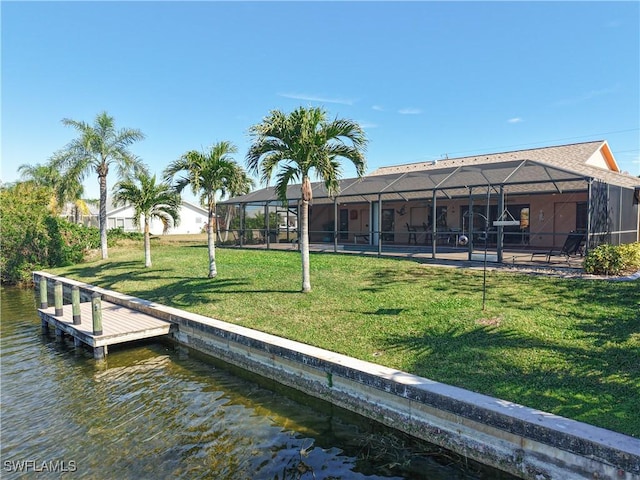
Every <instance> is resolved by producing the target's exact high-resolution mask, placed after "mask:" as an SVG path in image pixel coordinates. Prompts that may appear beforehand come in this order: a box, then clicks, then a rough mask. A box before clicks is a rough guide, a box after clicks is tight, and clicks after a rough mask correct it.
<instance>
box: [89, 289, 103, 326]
mask: <svg viewBox="0 0 640 480" xmlns="http://www.w3.org/2000/svg"><path fill="white" fill-rule="evenodd" d="M91 319H92V321H93V334H94V335H102V295H100V294H99V293H98V292H94V293H93V294H92V295H91Z"/></svg>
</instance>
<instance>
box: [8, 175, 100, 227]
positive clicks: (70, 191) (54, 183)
mask: <svg viewBox="0 0 640 480" xmlns="http://www.w3.org/2000/svg"><path fill="white" fill-rule="evenodd" d="M18 172H20V175H21V177H22V179H23V180H24V181H27V182H31V183H33V184H34V185H38V186H41V187H47V188H49V189H51V191H52V197H51V200H50V202H49V210H51V211H52V212H55V213H60V212H61V211H62V209H63V208H64V206H65V204H66V203H67V202H73V204H74V206H75V210H76V217H77V216H78V214H79V213H83V214H85V215H86V214H88V213H89V207H88V205H87V202H86V201H85V200H83V199H82V195H83V193H84V187H83V186H82V183H80V182H79V181H78V180H77V179H76V178H70V177H65V176H63V175H62V174H61V173H60V170H58V169H57V168H55V167H54V166H53V165H52V164H51V163H47V164H45V165H42V164H39V163H38V164H36V165H28V164H23V165H20V166H19V167H18ZM76 220H77V218H76Z"/></svg>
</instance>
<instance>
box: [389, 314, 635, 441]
mask: <svg viewBox="0 0 640 480" xmlns="http://www.w3.org/2000/svg"><path fill="white" fill-rule="evenodd" d="M381 348H382V349H384V350H386V351H389V352H395V353H404V354H405V355H404V356H407V357H409V358H413V359H414V360H413V362H412V363H411V364H410V365H409V366H408V367H407V369H408V370H409V371H411V372H412V373H415V374H417V375H419V376H423V377H426V378H430V379H433V380H436V381H440V382H443V383H448V384H450V385H455V386H458V387H462V388H465V389H469V390H472V391H476V392H479V393H484V394H487V395H491V396H495V397H498V398H502V399H505V400H509V401H512V402H515V403H518V404H521V405H526V406H529V407H533V408H536V409H540V410H543V411H548V412H552V413H555V414H557V415H562V416H566V417H570V418H576V419H578V420H582V421H585V422H588V423H595V424H599V426H603V427H604V428H609V429H613V430H616V431H619V432H622V433H627V434H631V435H636V436H638V435H640V420H638V418H637V406H634V405H633V403H634V402H633V401H626V402H620V400H621V399H625V400H629V399H634V398H638V396H639V395H640V383H638V382H637V378H638V376H639V375H640V366H638V365H637V364H636V365H635V366H633V365H632V364H630V363H625V364H624V365H621V364H620V362H618V361H611V362H607V361H603V359H609V358H612V359H613V358H617V359H624V358H629V357H634V356H635V358H637V355H638V353H637V349H636V351H635V352H634V349H633V348H622V347H620V346H619V345H613V346H610V347H609V348H607V349H606V350H605V351H604V352H601V353H598V354H596V355H593V354H591V352H589V351H588V350H587V349H584V348H577V347H567V346H565V345H558V344H554V343H553V342H541V341H538V340H536V339H533V338H529V337H526V336H523V335H521V334H519V333H517V332H514V331H510V330H505V329H503V328H500V327H494V326H479V327H476V328H474V329H472V330H465V329H463V328H457V327H451V328H449V329H448V330H440V331H438V330H437V329H436V328H432V329H429V330H426V331H424V332H423V333H422V334H421V335H410V334H406V335H393V336H387V337H386V338H385V339H382V340H381ZM523 355H524V356H525V357H526V356H532V358H534V359H540V362H538V361H537V360H534V361H533V362H531V363H529V362H527V360H521V358H522V356H523ZM512 358H516V360H512ZM547 359H550V360H549V361H548V362H547V361H545V360H547ZM620 376H623V377H626V378H627V381H620V378H619V377H620ZM634 378H635V379H636V381H635V382H634V381H633V379H634Z"/></svg>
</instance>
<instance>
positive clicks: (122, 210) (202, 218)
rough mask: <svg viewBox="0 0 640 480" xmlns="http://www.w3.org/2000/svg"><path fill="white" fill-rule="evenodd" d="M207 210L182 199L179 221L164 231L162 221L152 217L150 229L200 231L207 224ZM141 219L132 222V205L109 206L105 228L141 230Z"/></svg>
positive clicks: (159, 231)
mask: <svg viewBox="0 0 640 480" xmlns="http://www.w3.org/2000/svg"><path fill="white" fill-rule="evenodd" d="M207 217H208V213H207V210H206V209H204V208H202V207H199V206H197V205H194V204H192V203H189V202H186V201H184V200H182V203H181V206H180V221H179V223H178V225H172V226H170V227H169V229H168V230H167V231H166V232H165V231H164V225H163V224H162V222H161V221H160V220H159V219H157V218H154V219H152V220H151V225H150V231H151V234H152V235H162V234H167V235H176V234H191V233H202V232H203V230H204V228H205V225H206V224H207ZM142 225H143V220H141V221H140V226H136V225H135V222H134V211H133V207H131V206H129V205H127V206H124V207H110V209H109V210H107V229H112V228H122V229H123V230H124V231H125V232H139V231H142Z"/></svg>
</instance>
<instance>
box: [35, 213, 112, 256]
mask: <svg viewBox="0 0 640 480" xmlns="http://www.w3.org/2000/svg"><path fill="white" fill-rule="evenodd" d="M45 224H46V226H47V230H48V231H49V255H48V257H49V258H48V259H49V265H50V266H52V267H64V266H67V265H73V264H75V263H80V262H82V261H83V260H84V258H85V255H86V254H87V252H88V251H89V250H91V249H95V248H100V231H99V230H98V229H97V228H95V227H85V226H84V225H78V224H75V223H71V222H69V221H67V220H65V219H63V218H59V217H49V218H47V219H46V220H45Z"/></svg>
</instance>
